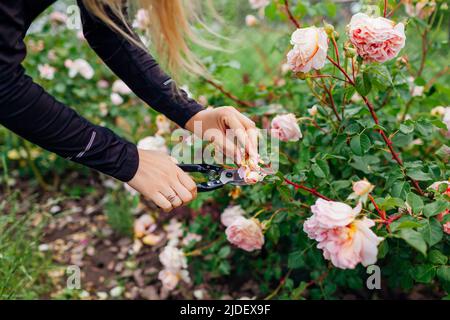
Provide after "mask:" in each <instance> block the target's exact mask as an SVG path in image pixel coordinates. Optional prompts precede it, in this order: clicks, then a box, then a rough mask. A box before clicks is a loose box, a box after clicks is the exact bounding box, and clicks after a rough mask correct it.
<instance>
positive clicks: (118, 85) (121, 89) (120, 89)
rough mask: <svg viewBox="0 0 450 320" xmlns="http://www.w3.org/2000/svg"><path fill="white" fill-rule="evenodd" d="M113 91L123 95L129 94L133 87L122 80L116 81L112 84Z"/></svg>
mask: <svg viewBox="0 0 450 320" xmlns="http://www.w3.org/2000/svg"><path fill="white" fill-rule="evenodd" d="M112 91H113V92H115V93H118V94H121V95H128V94H130V93H131V92H132V91H131V89H130V88H128V86H127V85H126V84H125V82H123V81H122V80H116V81H114V83H113V85H112Z"/></svg>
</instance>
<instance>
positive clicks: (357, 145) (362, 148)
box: [350, 134, 371, 156]
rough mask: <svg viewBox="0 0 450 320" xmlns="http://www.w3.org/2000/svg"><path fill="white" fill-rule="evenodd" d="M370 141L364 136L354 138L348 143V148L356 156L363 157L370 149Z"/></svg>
mask: <svg viewBox="0 0 450 320" xmlns="http://www.w3.org/2000/svg"><path fill="white" fill-rule="evenodd" d="M370 145H371V144H370V139H369V137H368V136H367V135H365V134H360V135H357V136H354V137H353V138H352V140H351V141H350V148H351V149H352V151H353V153H354V154H356V155H357V156H363V155H364V154H366V153H367V151H368V150H369V149H370Z"/></svg>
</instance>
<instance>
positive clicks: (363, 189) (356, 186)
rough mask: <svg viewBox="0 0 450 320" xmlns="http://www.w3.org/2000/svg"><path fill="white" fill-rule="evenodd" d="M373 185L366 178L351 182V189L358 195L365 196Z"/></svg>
mask: <svg viewBox="0 0 450 320" xmlns="http://www.w3.org/2000/svg"><path fill="white" fill-rule="evenodd" d="M374 187H375V186H374V185H373V184H371V183H370V182H369V181H367V180H366V179H364V180H359V181H357V182H355V183H353V191H354V192H355V194H356V195H358V196H365V195H367V194H369V193H371V192H372V190H373V188H374Z"/></svg>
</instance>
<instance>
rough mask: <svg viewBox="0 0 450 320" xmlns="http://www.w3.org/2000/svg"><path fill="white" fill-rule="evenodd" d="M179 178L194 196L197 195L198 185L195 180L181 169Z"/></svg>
mask: <svg viewBox="0 0 450 320" xmlns="http://www.w3.org/2000/svg"><path fill="white" fill-rule="evenodd" d="M178 179H179V180H180V182H181V184H182V185H183V186H185V187H186V189H188V190H189V192H190V193H191V194H192V198H193V199H194V198H196V197H197V185H196V184H195V182H194V180H192V178H191V177H190V176H189V175H188V174H186V173H185V172H184V171H182V170H181V169H180V170H179V171H178Z"/></svg>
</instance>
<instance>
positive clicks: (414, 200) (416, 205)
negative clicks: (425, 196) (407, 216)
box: [406, 192, 423, 214]
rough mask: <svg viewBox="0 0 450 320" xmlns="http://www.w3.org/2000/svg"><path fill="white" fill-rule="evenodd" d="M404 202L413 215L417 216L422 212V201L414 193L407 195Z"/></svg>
mask: <svg viewBox="0 0 450 320" xmlns="http://www.w3.org/2000/svg"><path fill="white" fill-rule="evenodd" d="M406 202H408V204H409V205H410V207H411V209H412V211H413V212H414V213H415V214H419V213H421V212H422V210H423V200H422V198H421V197H420V196H418V195H416V194H415V193H412V192H410V193H408V195H407V196H406Z"/></svg>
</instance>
